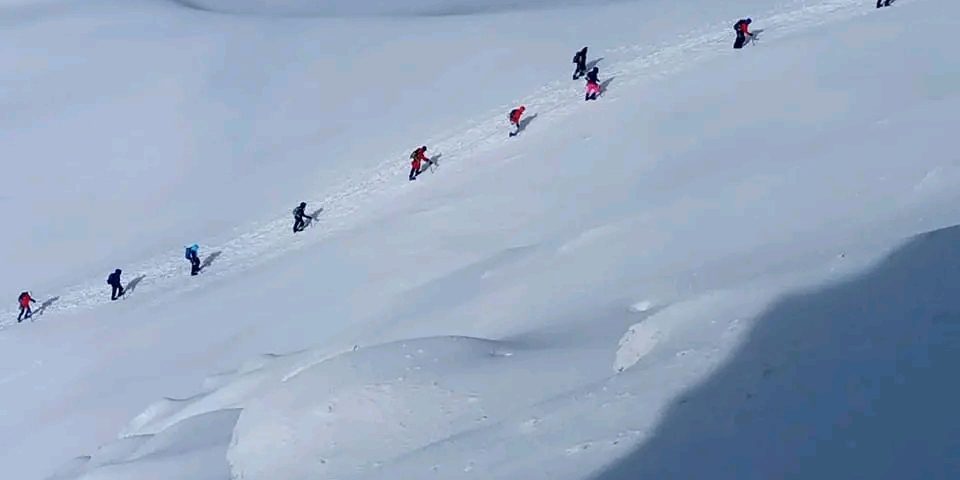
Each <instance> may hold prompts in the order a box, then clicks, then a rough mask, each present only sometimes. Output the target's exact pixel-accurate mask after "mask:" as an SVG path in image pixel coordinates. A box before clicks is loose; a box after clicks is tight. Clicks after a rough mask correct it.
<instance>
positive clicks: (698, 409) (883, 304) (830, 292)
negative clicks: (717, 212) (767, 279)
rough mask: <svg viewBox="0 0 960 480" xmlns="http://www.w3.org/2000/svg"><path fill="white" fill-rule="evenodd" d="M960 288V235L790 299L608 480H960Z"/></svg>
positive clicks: (944, 233)
mask: <svg viewBox="0 0 960 480" xmlns="http://www.w3.org/2000/svg"><path fill="white" fill-rule="evenodd" d="M958 288H960V227H957V226H954V227H950V228H946V229H942V230H937V231H934V232H930V233H926V234H923V235H920V236H918V237H915V238H914V239H912V240H911V241H909V242H908V243H907V244H905V245H904V246H903V247H901V248H899V249H898V250H896V251H895V252H893V253H892V254H890V255H889V256H888V257H887V258H886V259H884V260H883V261H882V262H880V263H879V264H878V265H877V266H876V267H874V268H873V269H872V270H870V271H867V272H866V273H864V274H863V275H861V276H859V277H857V278H853V279H851V280H849V281H846V282H844V283H839V284H834V285H829V286H825V287H823V288H821V289H819V290H815V291H807V292H801V293H797V294H794V295H791V296H788V297H786V298H784V299H783V300H781V301H779V302H778V303H777V304H775V305H774V306H772V307H771V308H770V309H769V310H768V311H766V312H765V313H764V314H762V315H761V317H760V318H758V319H757V322H756V323H755V326H754V329H753V331H752V332H751V333H750V334H749V336H748V337H747V338H746V341H745V343H744V344H743V346H742V347H741V348H740V349H739V350H738V351H737V352H735V353H734V354H733V355H732V356H731V360H730V361H729V362H728V363H727V364H726V365H725V366H723V367H722V368H720V369H719V370H717V371H716V373H715V374H713V375H712V376H711V377H710V378H708V379H707V380H705V381H704V383H702V384H701V385H699V386H697V387H694V388H693V389H691V390H690V391H688V392H686V393H685V394H684V395H682V396H681V397H680V399H679V400H678V401H676V403H674V405H673V406H671V407H670V408H669V409H668V410H667V412H666V414H665V416H664V417H663V420H662V422H661V423H660V425H659V426H658V427H657V430H656V431H655V432H654V433H653V434H652V436H651V438H650V440H649V441H647V442H646V443H644V444H641V445H640V446H638V447H637V450H635V451H634V452H633V453H631V454H629V455H627V456H626V457H625V458H623V459H622V460H621V461H620V462H619V463H617V464H615V465H613V466H612V467H610V468H609V469H607V470H606V471H604V472H602V473H601V474H600V475H598V476H596V477H594V480H634V479H638V478H714V479H739V480H749V479H771V478H779V479H815V478H870V479H947V478H960V416H958V415H957V414H956V411H957V410H956V409H957V406H958V405H960V387H958V384H957V382H956V369H957V366H958V365H960V295H958V294H957V291H958ZM629 374H630V373H629V371H628V372H627V373H625V374H624V375H629Z"/></svg>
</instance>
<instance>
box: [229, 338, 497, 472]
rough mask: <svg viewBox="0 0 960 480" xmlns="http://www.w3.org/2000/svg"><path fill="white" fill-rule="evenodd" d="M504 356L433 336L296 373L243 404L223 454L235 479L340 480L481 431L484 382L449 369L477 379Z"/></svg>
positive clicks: (482, 343) (490, 344)
mask: <svg viewBox="0 0 960 480" xmlns="http://www.w3.org/2000/svg"><path fill="white" fill-rule="evenodd" d="M510 356H511V352H510V351H509V349H507V348H506V347H505V346H504V345H503V344H501V343H498V342H494V341H489V340H482V339H476V338H466V337H437V338H428V339H419V340H414V341H405V342H398V343H391V344H386V345H381V346H377V347H371V348H367V349H361V350H358V351H357V352H351V353H347V354H344V355H341V356H337V357H334V358H331V359H329V360H327V361H324V362H321V363H319V364H316V365H313V366H310V367H309V368H306V369H303V370H302V371H300V372H299V373H298V374H297V375H295V376H293V377H291V378H289V379H287V381H285V382H284V383H283V384H282V385H280V386H277V387H276V388H275V389H274V390H273V391H270V392H268V393H266V394H265V395H263V396H262V397H259V398H257V399H255V400H253V401H251V402H250V403H248V404H247V406H246V408H245V409H244V411H243V414H242V415H241V418H240V421H239V422H238V424H237V428H236V430H235V432H234V438H233V442H232V445H231V448H230V452H229V454H228V458H229V460H230V463H231V465H232V467H233V474H234V477H235V478H244V479H247V480H256V479H275V478H284V479H287V480H297V479H304V480H306V479H313V478H318V476H319V477H323V478H343V477H345V476H347V475H349V474H353V473H357V472H358V471H361V470H364V469H370V468H375V467H378V466H379V465H381V464H382V463H383V462H386V461H389V460H391V459H395V458H397V457H400V456H402V455H403V454H404V453H407V452H412V451H415V450H417V449H420V448H423V447H425V446H427V445H429V444H431V443H433V442H436V441H438V440H442V439H444V438H449V437H451V436H453V435H456V434H458V433H460V432H462V431H464V430H465V429H467V428H471V426H474V425H481V424H482V423H483V422H484V420H485V419H486V418H487V414H486V407H487V406H486V404H485V400H484V399H485V395H484V394H483V393H484V391H485V390H487V389H490V388H491V382H487V381H483V382H477V383H476V384H473V382H464V381H463V377H462V376H456V375H454V376H451V375H450V371H451V370H457V371H460V372H462V371H463V370H464V369H467V370H471V371H473V372H474V373H478V372H480V371H482V370H483V369H484V367H485V366H490V365H491V363H499V362H501V361H503V359H504V358H509V357H510ZM484 378H486V377H484ZM494 383H498V382H494Z"/></svg>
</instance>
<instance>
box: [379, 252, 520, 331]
mask: <svg viewBox="0 0 960 480" xmlns="http://www.w3.org/2000/svg"><path fill="white" fill-rule="evenodd" d="M536 252H537V246H536V245H526V246H521V247H514V248H508V249H506V250H503V251H501V252H499V253H496V254H494V255H491V256H490V257H487V258H485V259H483V260H480V261H478V262H475V263H472V264H470V265H467V266H465V267H463V268H461V269H459V270H456V271H453V272H451V273H449V274H447V275H444V276H442V277H439V278H437V279H436V280H433V281H431V282H428V283H426V284H424V285H419V286H417V287H416V288H414V289H412V290H411V291H410V292H408V294H406V295H403V296H402V297H400V298H403V299H404V300H405V301H404V302H403V303H402V305H400V306H398V307H397V309H396V310H395V311H394V313H393V314H392V315H391V316H390V321H391V322H393V323H395V324H403V322H404V321H405V320H409V319H410V318H413V317H422V316H424V315H429V314H430V313H433V312H437V311H443V310H444V309H447V308H451V307H453V306H456V305H461V304H464V303H466V302H467V301H468V300H469V299H471V298H473V297H474V296H478V295H481V294H482V292H483V291H484V289H483V288H482V287H483V285H484V284H485V283H488V282H487V281H486V280H485V279H484V276H485V275H486V274H488V272H490V271H494V270H497V269H500V268H504V267H506V266H509V265H512V264H514V263H516V262H519V261H522V260H523V259H525V258H527V257H528V256H530V255H532V254H534V253H536ZM424 292H428V293H427V294H424Z"/></svg>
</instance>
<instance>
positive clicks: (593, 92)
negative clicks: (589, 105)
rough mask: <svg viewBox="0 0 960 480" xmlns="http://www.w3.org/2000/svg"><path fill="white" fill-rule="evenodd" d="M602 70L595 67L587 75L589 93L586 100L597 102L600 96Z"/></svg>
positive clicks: (585, 97)
mask: <svg viewBox="0 0 960 480" xmlns="http://www.w3.org/2000/svg"><path fill="white" fill-rule="evenodd" d="M599 76H600V68H598V67H593V68H591V69H590V71H589V72H588V73H587V93H586V95H585V96H584V97H583V99H584V100H596V99H597V97H599V96H600V93H601V92H600V90H601V87H600V78H599Z"/></svg>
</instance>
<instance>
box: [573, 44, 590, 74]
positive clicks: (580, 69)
mask: <svg viewBox="0 0 960 480" xmlns="http://www.w3.org/2000/svg"><path fill="white" fill-rule="evenodd" d="M573 63H575V64H577V69H576V70H574V72H573V79H574V80H576V79H578V78H580V77H582V76H584V75H586V73H587V47H583V49H582V50H580V51H579V52H577V53H576V54H575V55H574V56H573Z"/></svg>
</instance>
